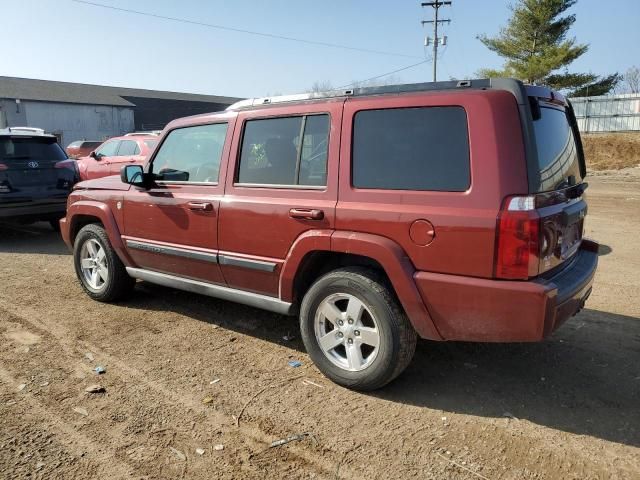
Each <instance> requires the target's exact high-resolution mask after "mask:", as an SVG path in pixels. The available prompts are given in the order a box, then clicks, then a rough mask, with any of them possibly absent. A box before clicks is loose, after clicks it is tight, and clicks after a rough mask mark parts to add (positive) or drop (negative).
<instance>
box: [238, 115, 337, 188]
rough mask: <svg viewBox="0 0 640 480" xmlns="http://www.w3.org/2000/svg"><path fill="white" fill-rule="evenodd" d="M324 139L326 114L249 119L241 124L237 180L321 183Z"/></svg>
mask: <svg viewBox="0 0 640 480" xmlns="http://www.w3.org/2000/svg"><path fill="white" fill-rule="evenodd" d="M301 132H302V135H300V133H301ZM328 139H329V115H310V116H305V117H284V118H268V119H263V120H249V121H247V122H246V124H245V127H244V136H243V140H242V150H241V153H240V168H239V171H238V182H239V183H248V184H262V185H325V184H326V179H327V143H328Z"/></svg>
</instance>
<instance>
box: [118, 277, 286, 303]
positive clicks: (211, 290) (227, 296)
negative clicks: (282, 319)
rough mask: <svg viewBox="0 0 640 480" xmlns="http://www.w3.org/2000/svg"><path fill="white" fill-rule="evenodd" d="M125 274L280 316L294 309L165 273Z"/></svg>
mask: <svg viewBox="0 0 640 480" xmlns="http://www.w3.org/2000/svg"><path fill="white" fill-rule="evenodd" d="M127 273H128V274H129V276H131V277H133V278H137V279H139V280H144V281H145V282H150V283H155V284H157V285H162V286H164V287H171V288H177V289H179V290H186V291H187V292H193V293H199V294H201V295H207V296H209V297H214V298H220V299H222V300H228V301H230V302H236V303H242V304H244V305H249V306H250V307H256V308H261V309H263V310H269V311H270V312H275V313H279V314H281V315H293V314H294V309H293V305H292V304H291V303H287V302H283V301H282V300H280V299H278V298H274V297H269V296H267V295H260V294H259V293H252V292H245V291H244V290H236V289H234V288H229V287H221V286H220V285H213V284H211V283H206V282H201V281H198V280H192V279H190V278H184V277H176V276H174V275H169V274H166V273H160V272H154V271H152V270H145V269H142V268H133V267H127Z"/></svg>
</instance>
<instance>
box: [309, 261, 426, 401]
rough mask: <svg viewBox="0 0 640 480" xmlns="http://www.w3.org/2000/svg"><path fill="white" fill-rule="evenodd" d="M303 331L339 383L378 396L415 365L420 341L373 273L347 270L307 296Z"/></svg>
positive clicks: (321, 365)
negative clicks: (372, 391)
mask: <svg viewBox="0 0 640 480" xmlns="http://www.w3.org/2000/svg"><path fill="white" fill-rule="evenodd" d="M300 329H301V332H302V339H303V341H304V344H305V347H306V349H307V352H308V353H309V355H310V356H311V358H312V360H313V361H314V363H315V364H316V365H317V367H318V368H319V369H320V370H321V371H322V373H324V374H325V375H326V376H327V377H329V378H330V379H331V380H333V381H334V382H336V383H338V384H340V385H343V386H345V387H348V388H353V389H355V390H374V389H376V388H380V387H382V386H384V385H386V384H387V383H389V382H390V381H391V380H393V379H394V378H396V377H397V376H398V375H399V374H400V373H401V372H402V371H403V370H404V369H405V368H406V367H407V365H408V364H409V363H410V362H411V359H412V357H413V354H414V352H415V347H416V341H417V336H416V332H415V330H414V329H413V327H412V326H411V324H410V322H409V320H408V319H407V317H406V315H405V314H404V312H403V311H402V309H401V308H400V306H399V304H398V301H397V300H396V298H395V295H394V294H393V292H392V291H391V290H390V289H389V288H388V287H387V286H386V285H385V283H384V282H383V281H382V279H380V278H379V277H378V275H376V273H375V272H374V271H371V270H368V269H364V268H344V269H339V270H335V271H333V272H331V273H328V274H327V275H325V276H323V277H321V278H320V279H319V280H318V281H316V283H314V284H313V285H312V286H311V288H310V289H309V291H308V292H307V294H306V295H305V297H304V299H303V301H302V306H301V309H300Z"/></svg>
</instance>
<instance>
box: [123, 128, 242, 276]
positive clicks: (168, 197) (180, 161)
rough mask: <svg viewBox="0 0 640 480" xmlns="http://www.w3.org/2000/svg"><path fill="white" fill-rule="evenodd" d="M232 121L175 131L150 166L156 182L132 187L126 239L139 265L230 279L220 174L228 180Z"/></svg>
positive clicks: (127, 206) (126, 210)
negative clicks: (222, 239) (224, 260)
mask: <svg viewBox="0 0 640 480" xmlns="http://www.w3.org/2000/svg"><path fill="white" fill-rule="evenodd" d="M230 122H231V123H232V122H233V120H231V121H230ZM231 123H227V122H224V123H213V124H204V125H195V126H189V127H183V128H176V129H174V130H172V131H170V132H169V133H168V134H167V135H166V136H165V138H164V141H163V142H162V145H161V146H160V147H159V149H158V150H157V153H156V154H155V156H154V158H153V159H152V160H151V162H152V163H151V165H150V166H149V171H151V172H153V173H154V174H155V178H156V181H155V185H154V186H153V187H152V188H150V189H148V190H147V189H139V188H136V187H132V190H131V191H130V192H129V193H128V194H127V195H126V196H125V200H124V225H125V232H124V235H123V240H124V242H125V246H126V248H127V250H128V252H129V254H130V255H131V258H132V259H133V260H134V262H135V263H136V264H137V266H138V267H140V268H145V269H149V270H155V271H159V272H164V273H169V274H174V275H178V276H182V277H188V278H192V279H197V280H204V281H207V282H212V283H219V284H223V283H224V280H223V277H222V274H221V272H220V268H219V266H218V215H219V211H220V200H221V198H222V195H223V190H224V185H223V183H222V182H220V183H219V182H218V178H219V177H220V176H221V175H222V177H220V178H224V172H223V171H222V170H224V169H225V168H224V167H225V166H226V162H224V161H222V160H223V159H224V158H226V156H228V153H227V152H228V149H229V145H228V143H230V140H228V141H227V140H226V136H227V135H226V133H227V130H229V131H232V124H231ZM230 136H231V135H229V137H230ZM221 167H222V168H221Z"/></svg>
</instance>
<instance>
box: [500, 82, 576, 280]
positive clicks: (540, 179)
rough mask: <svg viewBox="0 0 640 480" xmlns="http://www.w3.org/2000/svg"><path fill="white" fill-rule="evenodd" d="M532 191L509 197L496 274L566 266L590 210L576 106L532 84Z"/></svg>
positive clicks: (530, 273)
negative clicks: (588, 209)
mask: <svg viewBox="0 0 640 480" xmlns="http://www.w3.org/2000/svg"><path fill="white" fill-rule="evenodd" d="M527 93H528V100H529V107H530V108H529V109H528V110H529V111H528V112H527V115H528V117H529V118H528V119H527V120H528V122H527V123H528V125H529V126H530V128H525V130H528V133H529V136H530V137H531V138H530V144H529V145H530V146H531V147H532V148H529V149H528V152H527V172H528V176H529V192H528V194H527V195H516V196H510V197H507V198H506V199H505V201H504V203H503V206H502V209H501V213H500V217H499V219H498V251H497V258H496V276H497V277H499V278H508V279H528V278H532V277H535V276H537V275H541V274H544V273H547V272H551V271H552V270H555V269H561V268H562V266H563V265H566V264H567V262H568V261H570V259H571V258H572V257H573V256H574V255H575V254H576V252H577V251H578V249H579V247H580V244H581V240H582V236H583V232H584V219H585V215H586V213H587V202H586V197H585V194H584V191H585V189H586V187H587V184H586V183H585V182H584V177H585V174H586V167H585V161H584V154H583V151H582V143H581V140H580V133H579V132H578V128H577V123H576V121H575V115H574V113H573V109H572V107H571V104H570V103H569V102H568V101H566V100H565V99H564V97H562V96H561V95H559V94H557V93H555V92H552V91H551V90H548V89H544V88H540V87H528V88H527Z"/></svg>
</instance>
